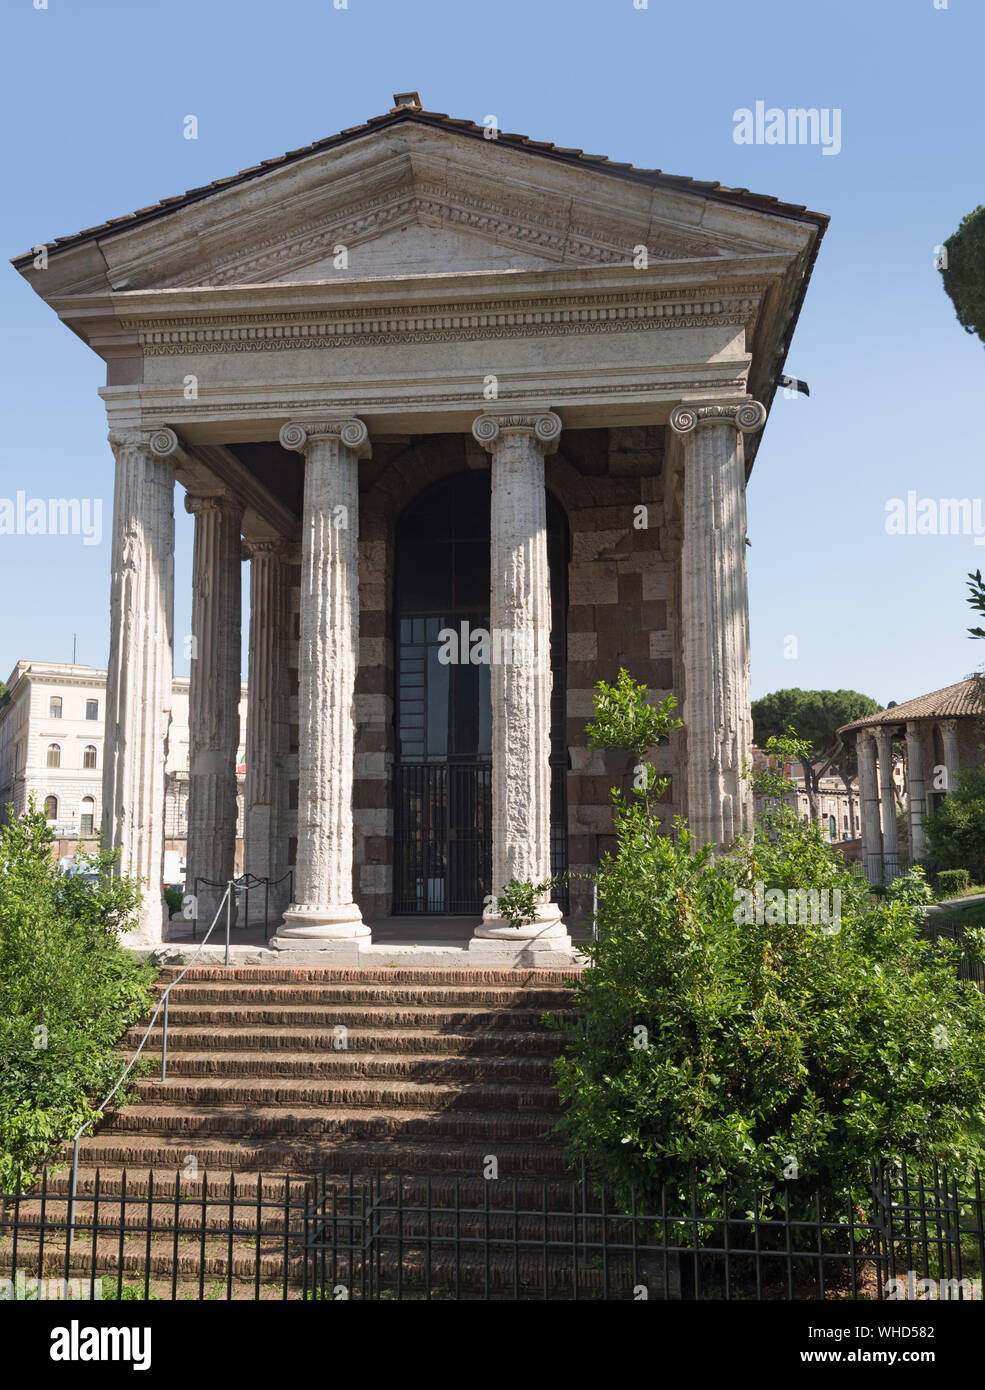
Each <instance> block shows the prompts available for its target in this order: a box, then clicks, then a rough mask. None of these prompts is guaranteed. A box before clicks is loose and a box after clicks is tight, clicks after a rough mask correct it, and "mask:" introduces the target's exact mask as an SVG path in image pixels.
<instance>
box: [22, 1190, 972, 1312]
mask: <svg viewBox="0 0 985 1390" xmlns="http://www.w3.org/2000/svg"><path fill="white" fill-rule="evenodd" d="M72 1220H73V1224H72V1228H71V1229H70V1224H69V1223H70V1216H69V1204H68V1186H67V1178H66V1177H64V1176H59V1175H57V1174H48V1173H46V1174H44V1176H43V1178H42V1181H41V1182H40V1184H38V1185H37V1186H36V1187H34V1188H33V1189H32V1190H30V1191H26V1192H24V1193H21V1194H16V1195H14V1194H8V1195H6V1196H2V1197H0V1281H6V1282H5V1283H4V1284H3V1285H2V1289H3V1290H4V1291H5V1295H6V1296H7V1297H15V1298H30V1297H38V1296H41V1297H49V1298H50V1297H62V1298H64V1297H83V1298H87V1297H102V1298H107V1299H118V1298H138V1299H154V1298H161V1299H182V1298H190V1299H203V1300H207V1299H211V1298H215V1299H248V1300H262V1299H276V1300H284V1299H297V1300H318V1301H321V1300H333V1301H334V1300H345V1299H357V1300H391V1299H393V1300H406V1299H427V1300H430V1299H447V1300H507V1301H515V1300H528V1299H529V1300H537V1301H551V1300H583V1299H588V1300H612V1299H617V1300H618V1299H634V1300H640V1299H650V1298H655V1299H681V1298H684V1299H728V1300H771V1299H810V1300H825V1299H841V1300H870V1299H871V1300H882V1299H919V1298H945V1299H959V1300H968V1299H980V1298H981V1296H982V1282H981V1281H982V1272H983V1269H985V1200H983V1194H982V1187H981V1181H980V1179H979V1178H978V1176H977V1175H976V1176H975V1177H974V1178H973V1179H972V1180H971V1181H969V1182H966V1183H959V1182H957V1181H956V1180H952V1179H951V1178H949V1177H948V1175H946V1174H945V1173H943V1172H939V1171H934V1172H932V1173H931V1174H930V1175H929V1176H913V1175H912V1174H909V1173H907V1171H906V1169H905V1167H904V1166H893V1167H883V1168H880V1169H873V1171H872V1173H871V1179H870V1182H869V1183H868V1185H867V1186H866V1188H865V1190H864V1191H862V1192H860V1193H858V1194H856V1196H855V1197H854V1198H853V1199H852V1200H850V1201H849V1200H844V1201H841V1202H836V1201H834V1200H833V1198H832V1196H831V1194H825V1193H823V1192H819V1193H813V1194H811V1195H809V1196H807V1195H806V1194H803V1193H801V1191H800V1189H799V1186H798V1184H797V1183H794V1182H791V1183H787V1184H785V1185H784V1186H783V1187H782V1188H780V1189H779V1190H777V1191H775V1192H773V1193H770V1194H765V1193H760V1194H746V1195H745V1196H743V1197H742V1198H741V1199H740V1198H739V1197H738V1196H737V1195H735V1194H731V1195H730V1194H729V1193H728V1192H724V1191H723V1192H721V1193H719V1194H717V1196H716V1197H715V1199H714V1200H709V1201H704V1202H699V1201H698V1200H697V1198H696V1196H695V1195H694V1194H693V1193H692V1194H690V1196H685V1197H684V1198H683V1199H681V1198H680V1197H675V1196H673V1195H672V1194H671V1193H669V1192H667V1191H663V1192H661V1193H660V1194H659V1196H658V1197H657V1198H656V1199H655V1200H654V1201H651V1202H649V1203H646V1204H643V1203H639V1202H636V1201H631V1202H629V1203H628V1204H619V1203H617V1202H615V1201H613V1199H612V1198H611V1196H610V1195H609V1194H608V1193H607V1192H606V1191H605V1190H604V1189H602V1188H598V1187H594V1186H592V1185H591V1184H590V1183H588V1182H580V1181H574V1180H571V1179H558V1180H534V1179H525V1178H517V1179H511V1180H509V1181H503V1180H494V1179H490V1180H488V1181H484V1180H481V1179H474V1178H454V1177H447V1178H442V1177H413V1176H408V1177H402V1178H391V1177H386V1176H383V1175H381V1174H373V1175H359V1176H353V1175H350V1176H348V1177H340V1176H338V1175H331V1174H327V1173H323V1174H321V1175H320V1176H318V1177H316V1178H311V1177H305V1176H290V1175H287V1176H280V1177H264V1176H261V1175H256V1174H233V1175H224V1176H223V1178H222V1179H221V1180H219V1181H216V1180H215V1179H212V1178H209V1177H208V1175H207V1174H201V1175H198V1174H190V1175H189V1174H184V1173H181V1172H177V1173H174V1174H170V1173H169V1174H165V1175H162V1174H159V1173H155V1172H153V1171H149V1172H148V1171H147V1170H144V1171H142V1172H136V1173H131V1174H130V1175H129V1176H128V1175H127V1173H126V1172H125V1171H124V1173H123V1174H122V1175H120V1174H116V1175H115V1176H112V1175H108V1176H106V1177H101V1176H100V1174H99V1173H98V1172H96V1173H95V1174H94V1175H92V1176H91V1178H90V1179H89V1180H88V1181H87V1182H85V1183H83V1185H82V1191H80V1193H79V1196H78V1198H77V1201H76V1206H75V1211H74V1218H73V1219H72ZM39 1281H42V1282H41V1284H40V1285H39ZM39 1289H40V1292H39ZM2 1296H4V1292H0V1297H2Z"/></svg>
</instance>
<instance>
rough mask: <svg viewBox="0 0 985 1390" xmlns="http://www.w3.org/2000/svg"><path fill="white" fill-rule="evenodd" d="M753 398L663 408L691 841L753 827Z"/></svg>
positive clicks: (759, 418)
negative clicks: (749, 583) (674, 463)
mask: <svg viewBox="0 0 985 1390" xmlns="http://www.w3.org/2000/svg"><path fill="white" fill-rule="evenodd" d="M765 421H766V411H765V409H764V408H763V406H762V405H761V404H760V403H759V401H749V400H746V401H736V402H729V403H725V404H717V403H716V404H707V405H705V404H700V403H693V404H691V403H689V404H687V405H678V406H675V408H674V409H673V411H671V416H670V425H671V428H672V429H673V430H674V431H675V432H676V433H677V434H679V435H681V436H682V440H683V445H684V541H683V550H682V565H683V575H682V579H683V583H682V608H683V624H684V725H685V729H686V737H687V819H688V824H689V826H690V829H691V833H692V834H693V835H694V836H695V838H696V839H697V841H698V843H699V844H713V845H727V844H729V843H730V842H731V841H732V840H733V839H734V838H735V836H736V835H750V834H751V833H752V829H753V796H752V789H751V786H750V784H749V780H748V778H746V777H744V776H743V770H744V768H745V767H746V765H747V764H748V763H749V762H750V760H751V752H750V750H751V747H752V717H751V713H750V705H749V599H748V594H747V589H746V549H745V539H746V476H745V457H744V450H743V444H742V435H743V434H748V433H751V432H754V431H756V430H760V429H762V427H763V424H764V423H765Z"/></svg>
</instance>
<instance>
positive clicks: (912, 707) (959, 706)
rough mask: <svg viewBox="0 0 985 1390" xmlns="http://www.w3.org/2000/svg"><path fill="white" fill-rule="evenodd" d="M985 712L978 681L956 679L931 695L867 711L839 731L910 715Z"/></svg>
mask: <svg viewBox="0 0 985 1390" xmlns="http://www.w3.org/2000/svg"><path fill="white" fill-rule="evenodd" d="M982 713H983V710H982V706H981V703H980V700H979V694H978V682H977V680H975V678H974V677H971V678H970V679H968V680H964V681H956V682H955V683H954V685H945V686H944V688H943V689H942V690H932V691H931V692H930V694H929V695H918V696H917V698H916V699H915V700H905V701H904V702H903V704H901V705H893V707H892V709H883V710H879V711H878V712H877V713H876V714H867V715H866V716H865V718H864V719H856V720H854V721H853V722H852V723H851V724H845V725H844V726H843V727H842V728H840V729H839V730H838V732H839V734H845V733H849V734H852V733H857V732H858V730H859V729H875V728H878V727H880V726H885V725H886V724H890V725H895V724H902V723H905V722H906V721H907V720H910V719H961V718H964V717H967V716H969V715H981V714H982Z"/></svg>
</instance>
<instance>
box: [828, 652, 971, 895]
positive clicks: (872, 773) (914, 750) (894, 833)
mask: <svg viewBox="0 0 985 1390" xmlns="http://www.w3.org/2000/svg"><path fill="white" fill-rule="evenodd" d="M838 733H839V734H840V736H841V737H842V738H843V739H844V738H854V739H855V740H856V744H857V747H858V770H859V777H858V781H859V788H860V791H861V797H862V851H863V858H864V861H865V872H866V876H867V878H868V880H869V882H870V883H873V884H882V883H892V881H893V879H894V878H896V877H897V875H898V874H899V873H900V870H901V868H903V867H905V863H904V860H905V858H906V857H909V858H910V859H911V861H912V862H913V863H919V862H920V861H921V860H922V859H923V858H924V857H925V855H926V853H927V840H926V833H925V831H924V828H923V822H924V817H925V816H928V815H932V814H933V813H934V812H935V811H936V810H937V809H938V808H939V806H940V804H941V802H942V801H943V799H944V797H946V796H947V795H948V793H949V792H951V791H953V790H954V789H955V787H956V786H957V781H956V774H957V773H958V772H959V771H960V770H961V769H962V768H966V767H980V766H981V764H982V703H981V692H980V688H979V681H978V679H977V678H976V677H974V676H972V677H969V678H968V679H966V680H963V681H956V682H955V683H954V684H953V685H946V686H944V688H943V689H942V690H933V691H931V693H930V694H929V695H919V696H917V698H916V699H915V700H906V701H904V703H903V704H899V705H893V706H891V707H890V708H889V709H884V710H879V711H878V712H877V713H876V714H869V715H866V717H865V718H864V719H856V720H854V721H853V722H852V723H851V724H846V725H845V726H844V727H843V728H841V729H839V730H838ZM901 783H903V784H905V794H904V795H903V797H902V798H901V796H900V792H899V787H900V784H901ZM901 800H903V801H904V802H905V805H906V807H907V811H908V817H909V819H908V826H909V841H910V844H909V855H908V856H907V855H906V854H904V853H903V852H902V851H901V846H900V843H899V832H898V827H897V810H898V808H899V806H900V803H901Z"/></svg>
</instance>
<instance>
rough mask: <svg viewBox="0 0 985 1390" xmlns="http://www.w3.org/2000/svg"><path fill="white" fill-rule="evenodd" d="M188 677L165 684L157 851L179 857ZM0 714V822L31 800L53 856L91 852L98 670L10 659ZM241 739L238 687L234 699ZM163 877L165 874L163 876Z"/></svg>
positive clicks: (99, 722)
mask: <svg viewBox="0 0 985 1390" xmlns="http://www.w3.org/2000/svg"><path fill="white" fill-rule="evenodd" d="M188 684H189V683H188V677H187V676H175V678H174V680H173V682H172V704H171V729H170V735H169V740H168V758H167V778H166V785H165V851H173V852H177V853H178V854H180V856H181V858H182V860H183V859H184V854H185V842H186V840H187V834H188V831H187V805H188V781H189V773H188V764H189V758H188ZM7 687H8V690H9V699H8V701H7V703H6V704H5V705H4V707H3V708H2V709H0V823H2V821H3V820H5V819H6V816H7V807H8V806H9V805H12V806H13V808H14V814H15V815H18V816H19V815H22V814H23V812H24V811H25V810H26V809H27V805H28V802H29V801H30V798H31V796H32V795H33V796H34V797H35V799H36V800H37V802H38V805H39V806H42V805H43V806H44V807H45V810H46V811H47V814H48V821H49V824H50V825H51V828H52V830H53V831H54V833H55V837H56V846H55V848H56V850H57V853H58V856H59V857H62V856H63V855H69V854H74V853H75V851H76V850H77V849H95V847H96V835H97V834H98V833H99V827H100V823H101V817H102V800H103V798H102V791H103V744H104V720H105V710H106V672H105V671H97V670H95V669H94V668H93V667H91V666H82V665H73V664H72V663H71V662H60V661H18V663H17V665H16V666H15V667H14V669H13V671H12V672H11V674H10V678H9V680H8V681H7ZM239 714H240V743H241V744H244V745H245V738H246V685H245V683H244V684H243V685H242V690H241V699H240V711H239ZM244 758H245V754H244V753H243V751H242V748H241V749H240V756H239V760H238V762H239V766H238V768H237V776H236V781H237V787H238V795H237V806H238V818H237V828H236V861H237V867H236V872H237V873H240V872H241V871H242V860H243V819H242V818H243V783H244V781H245V772H246V767H245V762H244ZM170 876H171V875H169V877H170Z"/></svg>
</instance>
